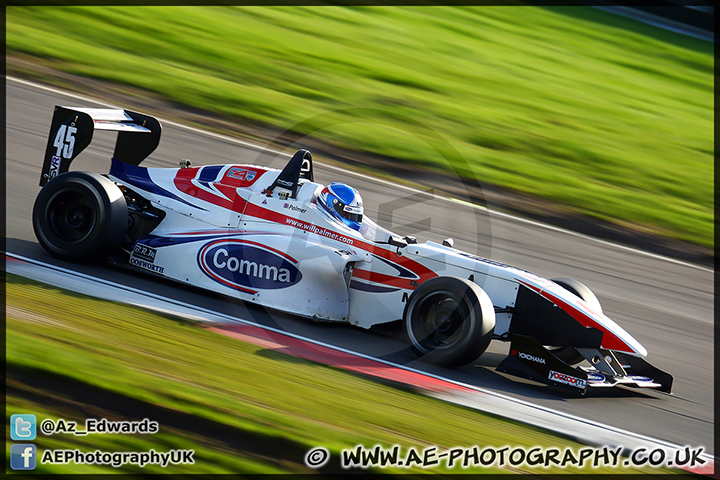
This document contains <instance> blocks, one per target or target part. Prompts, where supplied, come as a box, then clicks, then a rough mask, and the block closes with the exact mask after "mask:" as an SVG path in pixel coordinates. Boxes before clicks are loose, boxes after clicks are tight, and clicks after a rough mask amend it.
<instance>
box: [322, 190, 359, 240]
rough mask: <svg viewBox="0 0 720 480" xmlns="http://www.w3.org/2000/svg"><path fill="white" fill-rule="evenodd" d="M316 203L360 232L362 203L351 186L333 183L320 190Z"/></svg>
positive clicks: (357, 193)
mask: <svg viewBox="0 0 720 480" xmlns="http://www.w3.org/2000/svg"><path fill="white" fill-rule="evenodd" d="M317 203H318V204H320V206H321V207H323V208H324V209H325V210H327V211H328V213H330V215H332V216H334V217H335V218H337V219H338V220H340V221H341V222H343V223H344V224H345V225H347V226H348V227H350V228H352V229H354V230H360V226H361V225H362V218H363V201H362V198H361V197H360V193H359V192H358V191H357V190H355V189H354V188H352V187H351V186H349V185H345V184H344V183H337V182H333V183H331V184H330V185H328V186H327V187H325V188H323V189H322V192H320V195H319V196H318V199H317Z"/></svg>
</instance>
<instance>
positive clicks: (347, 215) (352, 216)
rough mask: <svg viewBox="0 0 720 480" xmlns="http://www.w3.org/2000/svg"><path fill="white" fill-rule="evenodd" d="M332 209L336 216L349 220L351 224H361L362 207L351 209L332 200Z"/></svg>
mask: <svg viewBox="0 0 720 480" xmlns="http://www.w3.org/2000/svg"><path fill="white" fill-rule="evenodd" d="M333 208H334V209H335V211H336V212H337V213H338V215H340V216H341V217H342V218H344V219H346V220H350V221H351V222H362V217H363V212H362V207H351V206H350V205H345V204H344V203H342V202H341V201H340V200H338V199H333Z"/></svg>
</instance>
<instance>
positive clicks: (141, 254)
mask: <svg viewBox="0 0 720 480" xmlns="http://www.w3.org/2000/svg"><path fill="white" fill-rule="evenodd" d="M156 254H157V250H155V249H154V248H150V247H148V246H147V245H143V244H141V243H138V244H136V245H135V248H134V249H133V253H132V256H133V257H137V258H139V259H140V260H145V261H146V262H150V263H154V262H155V255H156Z"/></svg>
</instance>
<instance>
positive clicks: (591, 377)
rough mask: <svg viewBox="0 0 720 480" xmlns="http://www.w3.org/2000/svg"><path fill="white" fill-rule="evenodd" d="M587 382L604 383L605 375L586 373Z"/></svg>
mask: <svg viewBox="0 0 720 480" xmlns="http://www.w3.org/2000/svg"><path fill="white" fill-rule="evenodd" d="M587 376H588V382H604V381H605V375H603V374H602V373H588V374H587Z"/></svg>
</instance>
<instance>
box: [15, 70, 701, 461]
mask: <svg viewBox="0 0 720 480" xmlns="http://www.w3.org/2000/svg"><path fill="white" fill-rule="evenodd" d="M6 85H7V91H6V108H7V111H6V117H7V127H6V136H7V147H6V148H7V150H6V152H7V165H6V174H7V189H6V222H7V233H6V235H7V251H9V252H12V253H16V254H19V255H23V256H26V257H30V258H34V259H37V260H41V261H45V262H47V263H51V264H55V265H59V266H63V267H66V268H71V269H74V270H76V271H80V272H83V273H86V274H89V275H94V276H97V277H102V278H105V279H108V280H111V281H114V282H118V283H121V284H125V285H130V286H133V287H136V288H140V289H145V290H147V291H150V292H153V293H156V294H159V295H163V296H166V297H170V298H175V299H178V300H182V301H185V302H188V303H193V304H196V305H200V306H203V307H205V308H209V309H212V310H215V311H219V312H223V313H226V314H230V315H234V316H237V317H240V318H244V319H248V320H253V321H256V322H258V323H261V324H264V325H269V326H273V327H276V328H282V329H284V330H286V331H289V332H292V333H295V334H299V335H304V336H307V337H310V338H314V339H317V340H320V341H322V342H326V343H329V344H333V345H337V346H340V347H344V348H347V349H350V350H354V351H359V352H362V353H365V354H368V355H373V356H376V357H379V358H384V359H387V360H391V361H395V362H398V363H403V364H407V365H409V366H412V367H414V368H418V369H422V370H425V371H428V372H432V373H435V374H439V375H442V376H445V377H448V378H452V379H455V380H458V381H461V382H465V383H468V384H473V385H477V386H479V387H483V388H487V389H491V390H494V391H497V392H499V393H503V394H506V395H509V396H511V397H516V398H520V399H523V400H525V401H529V402H533V403H536V404H540V405H543V406H546V407H549V408H553V409H556V410H560V411H564V412H568V413H571V414H573V415H577V416H580V417H583V418H588V419H591V420H594V421H597V422H601V423H605V424H608V425H612V426H615V427H618V428H622V429H625V430H630V431H633V432H636V433H640V434H643V435H649V436H652V437H656V438H660V439H663V440H667V441H670V442H673V443H676V444H680V445H689V446H692V447H705V449H706V452H708V453H714V451H715V450H714V440H713V438H714V437H713V432H714V426H713V421H714V420H713V408H714V406H713V391H714V371H713V363H714V362H713V359H714V345H713V300H714V296H713V295H714V294H713V291H714V290H713V272H712V271H711V270H710V269H707V268H702V267H697V266H694V265H690V264H686V263H682V262H675V261H668V260H667V259H664V258H660V257H657V256H654V255H648V254H643V253H640V252H637V251H633V250H630V249H626V248H619V247H617V246H614V245H611V244H608V243H606V242H599V241H596V240H594V239H591V238H587V237H585V236H581V235H576V234H572V233H568V232H564V231H561V230H559V229H552V228H547V227H544V226H541V225H538V224H534V223H532V222H525V221H521V220H519V219H516V218H513V217H509V216H505V215H498V214H494V213H490V212H487V211H485V210H482V209H478V208H473V207H471V206H468V205H466V204H463V203H457V202H451V201H448V200H446V199H444V198H439V197H433V196H430V195H419V194H418V193H416V192H413V191H409V190H407V189H403V188H398V187H392V186H390V185H388V184H387V183H383V182H379V181H376V180H373V179H371V178H369V177H365V176H358V175H356V174H353V173H351V172H347V171H343V170H342V169H341V168H337V167H331V166H329V165H324V164H323V163H324V162H323V163H321V162H322V159H316V165H315V179H316V181H319V182H322V183H329V182H331V181H344V182H346V183H349V184H351V185H353V186H355V187H356V188H358V189H359V190H360V192H361V193H362V196H363V199H364V201H365V206H366V215H369V216H371V217H373V218H376V219H378V220H379V223H381V224H383V225H384V226H386V227H388V228H391V229H393V230H395V231H397V232H398V233H403V234H411V235H415V236H417V237H418V239H419V240H420V241H424V240H426V239H429V240H434V241H438V242H439V241H440V240H442V239H443V238H446V237H452V238H454V239H455V242H456V243H455V246H456V247H457V248H460V249H462V250H465V251H469V252H473V253H478V254H481V255H484V256H489V257H491V258H493V259H495V260H498V261H501V262H505V263H509V264H511V265H517V266H519V267H522V268H525V269H527V270H530V271H532V272H535V273H538V274H540V275H543V276H546V277H551V278H555V277H567V278H574V279H576V280H579V281H582V282H583V283H585V284H586V285H588V286H589V287H591V288H592V289H593V291H594V292H595V294H596V295H597V297H598V298H599V299H600V302H601V303H602V305H603V309H604V311H605V313H606V314H607V315H608V316H609V317H610V318H613V319H614V320H615V321H616V322H617V323H618V324H620V325H621V326H622V327H623V328H625V329H626V330H627V331H628V332H629V333H630V334H631V335H633V336H634V337H635V338H636V339H638V340H639V341H640V343H642V344H643V345H644V346H645V347H646V348H647V350H648V352H649V355H648V358H647V360H648V361H650V362H651V363H652V364H654V365H655V366H657V367H658V368H661V369H663V370H666V371H668V372H670V373H671V374H673V375H674V377H675V384H674V394H673V395H666V394H662V393H659V392H655V391H651V390H647V389H644V390H638V389H625V388H616V389H594V390H591V391H590V392H589V393H588V395H587V396H586V397H584V398H581V397H577V396H573V395H569V394H567V393H566V392H563V391H559V390H556V389H552V388H549V387H546V386H542V385H538V384H535V383H532V382H528V381H524V380H522V379H518V378H516V377H512V376H507V375H505V374H501V373H498V372H496V371H495V370H494V367H495V366H497V364H498V363H499V362H500V361H501V360H502V359H503V358H504V356H505V355H507V351H508V344H504V343H501V342H493V343H492V344H491V346H490V348H489V349H488V351H487V352H486V353H485V354H484V355H482V356H481V357H480V358H479V359H478V360H477V361H476V362H475V364H474V365H469V366H466V367H463V368H457V369H446V368H440V367H435V366H432V365H428V364H425V363H423V362H421V361H419V360H416V359H415V357H414V355H413V354H412V352H410V351H408V349H407V348H406V346H405V344H404V342H403V341H402V337H401V336H400V330H399V328H397V327H396V326H392V325H391V326H385V327H383V328H377V329H372V330H370V331H366V330H362V329H359V328H356V327H350V326H346V325H336V324H319V323H314V322H311V321H309V320H305V319H302V318H298V317H294V316H292V315H286V314H282V313H278V312H272V311H266V310H264V309H261V308H257V307H255V306H248V305H245V304H243V303H242V302H238V301H234V300H232V299H230V298H228V297H225V296H222V295H216V294H209V293H205V292H201V291H196V290H193V289H191V288H188V287H184V286H179V285H176V284H173V283H170V282H165V281H158V280H157V279H153V278H150V277H146V276H141V275H138V274H135V273H132V272H128V271H125V270H119V269H116V268H112V267H109V266H106V265H74V264H69V263H66V262H62V261H59V260H56V259H54V258H53V257H51V256H50V255H48V254H47V253H46V252H45V251H44V250H43V249H42V248H41V247H40V246H39V245H38V243H37V241H36V239H35V235H34V233H33V230H32V223H31V214H32V206H33V202H34V200H35V197H36V195H37V193H38V191H39V186H38V181H39V172H40V166H41V163H42V156H43V154H44V149H45V145H46V142H47V135H48V133H49V127H50V120H51V118H52V112H53V107H54V106H55V105H66V106H78V107H80V106H85V107H97V106H99V105H97V104H93V103H90V102H88V101H83V100H79V99H76V98H71V97H68V96H67V95H65V94H62V93H60V92H50V91H47V90H42V89H39V88H37V87H35V86H31V85H25V84H22V83H19V82H16V81H14V80H12V79H8V80H7V82H6ZM145 113H148V114H150V115H152V114H153V112H151V111H146V112H145ZM161 121H162V120H161ZM114 141H115V134H113V133H108V132H96V134H95V139H94V141H93V143H92V144H91V145H90V146H89V147H88V149H87V150H85V152H83V153H82V154H81V155H80V156H79V157H78V159H77V160H75V162H74V163H73V166H72V169H73V170H87V171H94V172H99V173H106V172H107V171H108V169H109V158H110V155H111V154H112V150H113V147H114ZM269 147H270V148H272V147H273V146H269ZM301 147H302V143H298V144H297V148H301ZM294 150H295V149H294V148H288V149H286V150H284V151H285V152H286V153H289V154H292V153H293V152H294ZM182 158H188V159H190V160H191V161H192V162H193V165H195V166H197V165H210V164H222V163H255V164H259V165H269V166H272V167H278V168H281V167H282V166H283V165H284V164H285V163H286V161H287V158H288V157H286V156H278V155H276V154H275V153H269V152H263V151H262V147H252V146H247V145H242V144H240V143H238V142H236V141H233V140H231V139H227V138H223V137H219V136H216V135H208V134H206V133H203V132H200V131H197V130H193V129H187V128H182V127H180V126H177V125H174V124H172V123H170V122H163V136H162V138H161V141H160V146H159V147H158V149H157V150H156V151H155V152H154V153H153V154H152V155H151V156H150V157H149V158H148V160H146V162H145V163H144V165H146V166H165V167H172V166H177V162H178V160H179V159H182ZM478 174H481V172H478ZM427 185H428V186H427V187H425V190H427V189H431V188H432V177H428V183H427ZM489 207H490V208H491V210H492V205H489ZM598 390H599V391H598ZM482 439H483V435H482V432H478V442H482Z"/></svg>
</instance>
